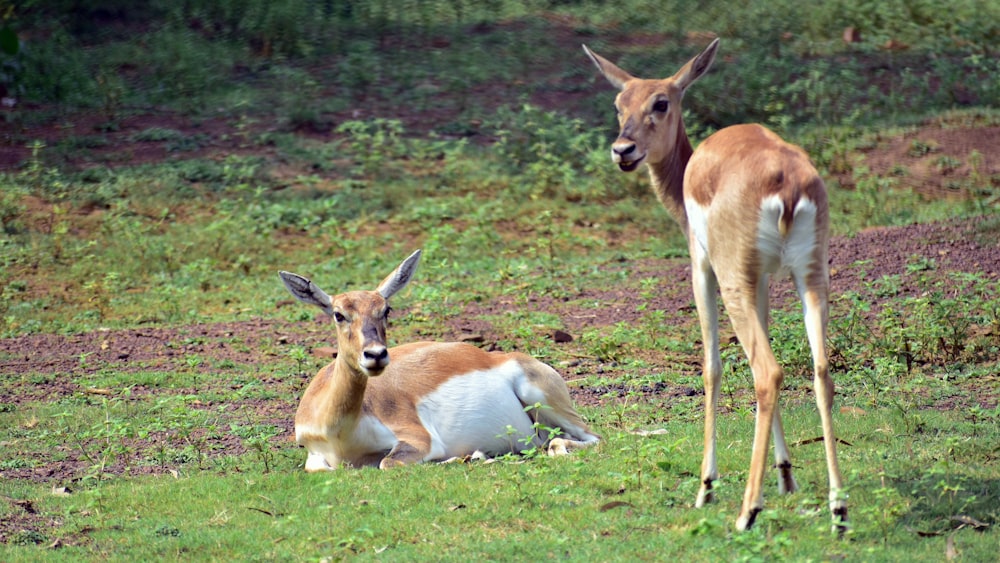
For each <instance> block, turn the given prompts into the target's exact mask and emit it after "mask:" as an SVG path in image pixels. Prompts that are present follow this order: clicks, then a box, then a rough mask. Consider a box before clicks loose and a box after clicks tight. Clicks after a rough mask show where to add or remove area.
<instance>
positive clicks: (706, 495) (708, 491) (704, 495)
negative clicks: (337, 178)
mask: <svg viewBox="0 0 1000 563" xmlns="http://www.w3.org/2000/svg"><path fill="white" fill-rule="evenodd" d="M710 502H715V491H713V490H712V482H711V481H706V482H704V483H702V485H701V490H699V491H698V500H696V501H694V507H695V508H702V507H703V506H705V505H706V504H708V503H710Z"/></svg>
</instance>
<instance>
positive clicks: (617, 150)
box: [611, 141, 635, 156]
mask: <svg viewBox="0 0 1000 563" xmlns="http://www.w3.org/2000/svg"><path fill="white" fill-rule="evenodd" d="M634 151H635V143H633V142H631V141H622V142H618V143H615V144H613V145H611V152H612V153H614V154H615V155H617V156H626V155H629V154H632V153H633V152H634Z"/></svg>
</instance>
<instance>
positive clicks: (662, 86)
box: [583, 39, 847, 531]
mask: <svg viewBox="0 0 1000 563" xmlns="http://www.w3.org/2000/svg"><path fill="white" fill-rule="evenodd" d="M718 46H719V40H718V39H716V40H715V41H713V42H712V43H711V44H710V45H709V46H708V47H707V48H706V49H705V50H704V51H703V52H702V53H701V54H699V55H698V56H696V57H694V58H693V59H691V60H690V61H689V62H688V63H687V64H685V65H684V66H683V67H681V69H680V70H678V71H677V73H676V74H674V75H673V76H671V77H669V78H665V79H663V80H648V79H642V78H636V77H634V76H632V75H631V74H629V73H627V72H625V71H624V70H622V69H621V68H619V67H618V66H616V65H615V64H613V63H611V62H610V61H608V60H607V59H604V58H603V57H601V56H599V55H597V54H596V53H594V52H593V51H591V50H590V49H588V48H587V46H586V45H584V46H583V50H584V51H585V52H586V53H587V55H588V56H589V57H590V60H591V61H593V63H594V64H595V65H596V66H597V68H598V70H600V72H601V74H603V75H604V77H605V78H606V79H608V81H609V82H611V84H612V85H613V86H615V87H616V88H618V89H619V90H620V92H619V93H618V96H617V97H616V98H615V109H616V110H617V111H618V123H619V126H620V128H621V129H620V132H619V134H618V138H617V139H616V140H615V141H614V143H613V144H612V145H611V158H612V160H613V161H614V163H615V164H617V165H618V167H619V168H620V169H621V170H623V171H625V172H630V171H632V170H635V169H636V168H637V167H638V166H639V165H640V164H643V163H645V164H646V166H647V168H648V169H649V178H650V180H651V182H652V184H653V189H654V190H655V192H656V195H657V196H658V198H659V200H660V202H661V203H662V204H663V206H664V207H665V208H666V209H667V211H668V212H670V214H671V215H673V217H674V219H676V220H677V222H678V223H679V224H680V227H681V230H682V231H683V232H684V234H685V236H686V237H687V240H688V248H689V252H690V254H691V263H692V268H691V272H692V282H693V285H694V297H695V304H696V305H697V308H698V318H699V321H700V323H701V334H702V342H703V343H704V347H705V359H704V364H703V373H702V377H703V380H704V383H705V456H704V459H703V461H702V466H701V489H700V491H699V492H698V498H697V501H696V502H695V506H697V507H701V506H703V505H704V504H705V503H707V502H710V501H712V500H713V491H712V484H713V482H714V481H715V480H716V479H718V478H719V471H718V466H717V464H716V454H715V452H716V430H715V425H716V421H715V417H716V410H717V404H718V401H719V383H720V380H721V377H722V362H721V361H720V359H719V318H718V307H717V301H716V300H717V296H716V293H717V292H718V291H719V290H721V293H722V300H723V302H724V303H725V306H726V310H727V311H728V312H729V318H730V320H731V321H732V324H733V328H734V330H735V332H736V336H737V338H739V341H740V344H741V345H742V346H743V350H744V352H746V354H747V356H748V357H749V360H750V368H751V370H752V372H753V379H754V389H755V391H756V395H757V419H756V424H755V431H754V439H753V454H752V456H751V459H750V475H749V477H748V478H747V487H746V492H745V493H744V496H743V507H742V508H741V509H740V514H739V517H738V519H737V520H736V527H737V528H738V529H739V530H746V529H748V528H750V526H752V525H753V522H754V519H755V518H756V517H757V514H758V513H759V512H760V511H761V510H762V508H763V506H764V497H763V494H762V492H761V485H762V483H763V480H764V471H765V469H766V468H767V450H768V446H769V438H768V437H769V435H773V436H774V456H775V462H776V466H777V468H778V472H779V481H778V488H779V491H781V492H792V491H794V490H795V489H796V488H797V485H796V483H795V479H794V478H793V477H792V464H791V462H790V461H789V455H788V446H787V445H786V443H785V436H784V431H783V430H782V427H781V415H780V413H779V407H778V394H779V392H780V390H781V384H782V377H783V376H782V371H781V367H780V366H779V365H778V363H777V361H776V360H775V358H774V353H773V352H772V350H771V345H770V342H769V340H768V338H769V336H768V328H767V325H768V307H769V305H768V280H769V277H770V276H771V275H785V274H791V277H792V279H793V280H794V282H795V287H796V289H797V290H798V293H799V296H800V298H801V299H802V306H803V308H804V313H805V324H806V333H807V334H808V338H809V345H810V348H811V351H812V357H813V369H814V379H815V387H816V403H817V405H818V406H819V414H820V418H821V421H822V425H823V440H824V443H825V445H826V463H827V471H828V473H829V478H830V496H829V501H830V510H831V511H832V513H833V519H834V523H835V526H836V527H837V529H838V530H840V531H843V526H844V523H845V522H846V520H847V504H846V502H845V501H844V499H843V497H842V495H841V493H840V490H841V487H842V482H841V476H840V469H839V468H838V466H837V452H836V438H835V437H834V433H833V421H832V415H831V408H832V402H833V380H832V379H831V378H830V375H829V372H828V369H827V355H826V325H827V317H828V313H827V308H828V302H827V301H828V291H829V270H828V265H827V245H828V240H829V233H828V226H829V211H828V208H827V196H826V188H825V187H824V185H823V180H822V179H820V177H819V175H818V174H817V172H816V169H815V168H814V167H813V165H812V164H811V163H810V162H809V157H808V156H807V155H806V153H805V152H804V151H803V150H802V149H800V148H799V147H797V146H794V145H791V144H789V143H786V142H785V141H783V140H782V139H781V138H779V137H778V136H777V135H775V134H774V133H773V132H771V131H769V130H768V129H766V128H764V127H762V126H760V125H734V126H732V127H727V128H725V129H722V130H721V131H719V132H717V133H715V134H713V135H712V136H710V137H709V138H707V139H705V141H704V142H703V143H701V145H699V146H698V150H696V151H692V148H691V143H690V141H689V140H688V136H687V133H686V132H685V130H684V123H683V121H682V119H681V99H682V98H683V97H684V92H685V91H686V90H687V88H688V86H690V85H691V84H692V83H693V82H694V81H695V80H697V79H698V78H699V77H701V76H702V75H703V74H705V72H706V71H707V70H708V68H709V66H711V64H712V61H713V60H714V59H715V53H716V50H717V48H718Z"/></svg>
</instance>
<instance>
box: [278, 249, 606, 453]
mask: <svg viewBox="0 0 1000 563" xmlns="http://www.w3.org/2000/svg"><path fill="white" fill-rule="evenodd" d="M419 260H420V251H419V250H418V251H416V252H414V253H413V254H411V255H410V256H409V257H408V258H407V259H406V260H404V261H403V262H402V263H401V264H400V265H399V266H398V267H396V269H395V270H394V271H393V272H392V273H391V274H389V276H388V277H386V278H385V279H384V280H383V281H382V283H380V284H379V285H378V288H377V289H376V290H375V291H351V292H348V293H342V294H340V295H336V296H334V297H330V296H329V295H327V294H326V293H325V292H324V291H323V290H322V289H320V288H319V287H317V286H316V285H315V284H313V283H312V282H311V281H309V280H308V279H306V278H304V277H302V276H299V275H297V274H292V273H289V272H281V273H280V276H281V280H282V281H283V282H284V284H285V287H287V288H288V290H289V291H290V292H291V293H292V295H294V296H295V297H296V298H297V299H298V300H299V301H302V302H304V303H308V304H311V305H316V306H317V307H319V308H320V309H323V311H324V312H326V314H328V315H330V316H331V317H333V319H334V321H335V323H336V327H337V346H338V349H339V351H338V354H337V358H336V360H334V361H333V362H332V363H331V364H329V365H328V366H326V367H324V368H323V369H322V370H320V372H319V373H318V374H317V375H316V377H315V378H314V379H313V380H312V382H311V383H310V384H309V387H308V388H306V391H305V394H304V395H303V397H302V401H301V402H300V403H299V408H298V411H297V412H296V413H295V440H296V441H297V442H298V443H299V445H301V446H304V447H305V448H306V449H307V450H308V451H309V456H308V458H307V459H306V464H305V469H306V471H309V472H313V471H324V470H333V469H335V468H337V467H338V466H339V465H340V464H341V463H344V464H346V465H350V466H354V467H361V466H378V467H380V468H382V469H385V468H388V467H392V466H395V465H402V464H406V463H418V462H422V461H430V460H445V459H448V458H452V457H459V456H465V455H469V454H473V453H475V452H477V451H479V452H482V453H484V454H487V455H500V454H505V453H511V452H522V451H524V450H527V449H529V448H532V447H536V446H544V444H545V442H547V441H549V439H550V438H552V440H551V442H550V443H549V453H550V454H553V455H554V454H557V453H565V452H566V450H567V449H571V448H576V447H583V446H589V445H592V444H595V443H597V441H598V440H599V436H597V435H596V434H593V433H591V432H590V430H589V429H588V428H587V425H586V424H585V423H584V422H583V420H582V419H581V418H580V415H578V414H577V413H576V411H575V410H574V409H573V405H572V403H571V401H570V396H569V390H568V389H567V388H566V383H565V382H564V381H563V379H562V377H561V376H560V375H559V374H558V373H557V372H556V371H555V370H554V369H552V368H551V367H549V366H548V365H546V364H544V363H542V362H540V361H538V360H536V359H534V358H531V357H529V356H526V355H524V354H519V353H509V354H504V353H490V352H486V351H484V350H481V349H479V348H477V347H475V346H472V345H471V344H464V343H437V342H414V343H411V344H404V345H402V346H396V347H394V348H389V349H387V348H386V325H387V324H388V315H389V303H388V300H389V298H390V297H392V296H393V295H394V294H395V293H396V292H398V291H399V290H401V289H402V288H403V287H404V286H406V284H407V282H409V281H410V277H411V276H413V273H414V271H416V268H417V262H419ZM536 422H537V423H540V424H539V427H538V428H536V426H535V423H536ZM547 428H552V429H555V428H558V429H559V430H560V431H561V432H562V435H563V436H564V437H563V438H555V437H554V436H550V435H549V433H548V431H547V430H546V429H547ZM527 438H530V439H527Z"/></svg>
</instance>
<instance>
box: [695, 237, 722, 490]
mask: <svg viewBox="0 0 1000 563" xmlns="http://www.w3.org/2000/svg"><path fill="white" fill-rule="evenodd" d="M698 248H700V247H698V244H697V242H695V243H692V244H691V255H692V256H694V257H698V255H697V254H696V252H697V251H698ZM702 258H703V257H702ZM699 262H700V264H699ZM692 266H693V267H692V268H691V271H692V281H693V283H694V301H695V305H696V306H697V308H698V320H699V322H700V323H701V341H702V345H703V346H704V347H705V360H704V363H703V364H702V373H701V376H702V381H703V382H704V386H705V451H704V457H703V458H702V462H701V487H700V488H699V490H698V498H697V499H696V500H695V503H694V505H695V506H696V507H698V508H701V507H703V506H705V504H706V503H709V502H712V501H713V500H714V495H713V492H712V484H713V483H714V482H715V480H716V479H718V478H719V467H718V465H717V462H716V454H715V448H716V429H715V428H716V414H717V412H718V405H719V392H720V389H721V385H720V382H721V380H722V360H721V358H720V357H719V308H718V304H717V301H718V299H717V297H716V291H718V282H717V281H716V278H715V274H714V273H713V272H712V270H711V266H709V264H708V260H707V259H704V258H703V259H702V260H697V259H695V260H692Z"/></svg>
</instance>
